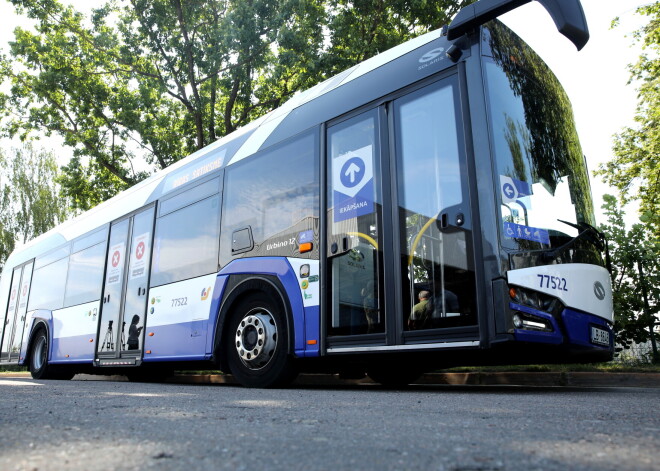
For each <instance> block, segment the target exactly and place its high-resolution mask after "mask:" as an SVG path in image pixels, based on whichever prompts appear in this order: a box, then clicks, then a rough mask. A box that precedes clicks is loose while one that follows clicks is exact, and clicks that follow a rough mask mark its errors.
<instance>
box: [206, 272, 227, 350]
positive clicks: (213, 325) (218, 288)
mask: <svg viewBox="0 0 660 471" xmlns="http://www.w3.org/2000/svg"><path fill="white" fill-rule="evenodd" d="M227 280H229V276H225V275H218V276H217V277H216V279H215V287H214V288H213V301H211V311H210V312H209V328H208V330H207V331H206V354H207V356H208V357H209V358H210V357H211V356H212V355H213V347H214V339H215V332H216V330H217V326H218V317H219V314H220V308H221V307H222V300H223V298H224V297H225V287H226V286H227Z"/></svg>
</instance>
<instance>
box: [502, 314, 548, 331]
mask: <svg viewBox="0 0 660 471" xmlns="http://www.w3.org/2000/svg"><path fill="white" fill-rule="evenodd" d="M512 320H513V326H514V327H515V328H516V329H525V330H538V331H541V332H553V331H554V330H555V329H554V327H553V326H552V322H550V320H549V319H544V318H542V317H538V316H534V315H532V314H528V313H526V312H519V311H516V312H515V313H514V314H513V318H512Z"/></svg>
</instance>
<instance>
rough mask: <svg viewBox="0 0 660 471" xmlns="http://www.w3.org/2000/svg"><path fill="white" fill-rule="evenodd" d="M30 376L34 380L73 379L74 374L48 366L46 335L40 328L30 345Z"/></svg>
mask: <svg viewBox="0 0 660 471" xmlns="http://www.w3.org/2000/svg"><path fill="white" fill-rule="evenodd" d="M30 374H31V375H32V377H33V378H34V379H64V380H68V379H71V378H73V376H74V374H75V373H74V372H72V371H70V370H67V369H65V368H64V367H57V366H53V365H50V364H48V334H47V333H46V330H45V329H43V328H41V329H39V331H38V332H37V334H36V335H35V336H34V340H33V341H32V344H31V345H30Z"/></svg>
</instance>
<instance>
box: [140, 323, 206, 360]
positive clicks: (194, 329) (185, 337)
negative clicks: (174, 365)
mask: <svg viewBox="0 0 660 471" xmlns="http://www.w3.org/2000/svg"><path fill="white" fill-rule="evenodd" d="M207 326H208V321H207V320H206V319H202V320H198V321H186V322H181V323H178V324H167V325H159V326H155V327H149V326H147V335H146V336H145V337H144V352H145V353H144V356H143V361H145V362H150V361H184V360H203V359H206V358H208V356H207V355H206V333H207ZM151 334H153V335H151ZM147 352H150V353H147Z"/></svg>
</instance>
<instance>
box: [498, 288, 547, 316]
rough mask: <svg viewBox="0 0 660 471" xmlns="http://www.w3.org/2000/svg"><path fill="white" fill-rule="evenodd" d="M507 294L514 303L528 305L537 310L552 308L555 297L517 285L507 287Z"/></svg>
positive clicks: (545, 310)
mask: <svg viewBox="0 0 660 471" xmlns="http://www.w3.org/2000/svg"><path fill="white" fill-rule="evenodd" d="M509 296H511V300H512V301H513V302H514V303H517V304H522V305H523V306H529V307H531V308H534V309H537V310H539V311H544V312H550V311H551V310H552V308H553V304H554V301H555V298H553V297H552V296H548V295H546V294H543V293H538V292H536V291H532V290H528V289H524V288H520V287H518V286H515V287H513V286H512V287H511V288H509Z"/></svg>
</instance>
